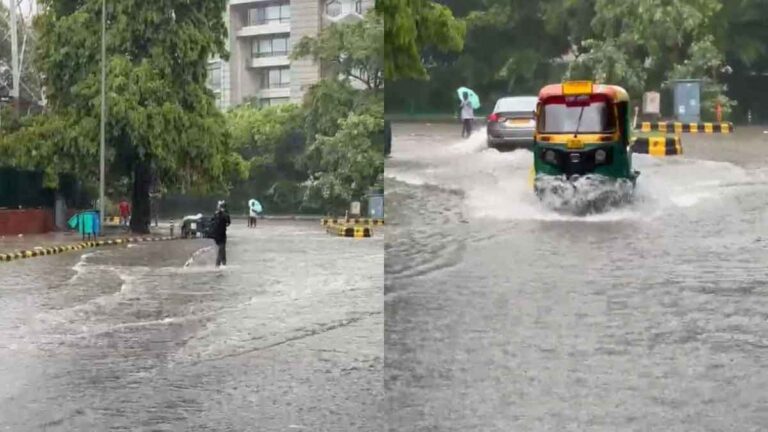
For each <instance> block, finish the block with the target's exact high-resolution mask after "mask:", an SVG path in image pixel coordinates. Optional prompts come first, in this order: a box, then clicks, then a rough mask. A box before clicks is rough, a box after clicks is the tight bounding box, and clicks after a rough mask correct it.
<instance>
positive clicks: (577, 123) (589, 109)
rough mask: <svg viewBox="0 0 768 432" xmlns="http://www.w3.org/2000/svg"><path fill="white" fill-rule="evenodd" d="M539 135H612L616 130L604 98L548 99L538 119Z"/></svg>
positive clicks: (613, 116) (610, 109)
mask: <svg viewBox="0 0 768 432" xmlns="http://www.w3.org/2000/svg"><path fill="white" fill-rule="evenodd" d="M537 124H538V130H539V133H551V134H558V133H571V132H576V131H578V132H579V133H612V132H613V131H615V130H616V117H615V115H614V112H613V109H612V106H611V104H610V103H609V101H608V100H607V99H606V98H596V97H594V96H593V97H592V98H589V99H588V100H586V101H585V100H583V99H582V100H579V101H578V102H577V103H574V101H569V100H566V98H564V97H556V98H550V99H549V100H547V101H545V103H543V105H542V107H541V112H540V114H539V119H538V123H537Z"/></svg>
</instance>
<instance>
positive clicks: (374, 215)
mask: <svg viewBox="0 0 768 432" xmlns="http://www.w3.org/2000/svg"><path fill="white" fill-rule="evenodd" d="M368 217H369V218H371V219H384V194H382V193H369V194H368Z"/></svg>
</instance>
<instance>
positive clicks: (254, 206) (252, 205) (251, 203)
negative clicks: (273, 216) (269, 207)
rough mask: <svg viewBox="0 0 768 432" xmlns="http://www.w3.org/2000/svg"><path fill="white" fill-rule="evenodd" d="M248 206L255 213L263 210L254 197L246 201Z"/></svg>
mask: <svg viewBox="0 0 768 432" xmlns="http://www.w3.org/2000/svg"><path fill="white" fill-rule="evenodd" d="M248 207H250V208H251V210H253V211H255V212H256V213H261V212H262V211H264V209H263V208H262V207H261V203H260V202H258V201H256V200H255V199H252V200H250V201H248Z"/></svg>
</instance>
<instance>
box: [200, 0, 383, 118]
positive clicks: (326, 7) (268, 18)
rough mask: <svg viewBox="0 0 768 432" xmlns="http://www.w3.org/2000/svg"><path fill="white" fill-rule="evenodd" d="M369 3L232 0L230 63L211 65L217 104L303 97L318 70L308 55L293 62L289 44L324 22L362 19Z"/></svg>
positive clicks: (366, 0) (279, 101)
mask: <svg viewBox="0 0 768 432" xmlns="http://www.w3.org/2000/svg"><path fill="white" fill-rule="evenodd" d="M373 5H374V0H230V2H229V7H228V11H227V20H228V25H229V41H228V42H229V52H230V58H229V62H224V61H222V60H220V59H215V60H212V61H211V62H210V64H209V86H210V87H211V89H212V90H213V91H214V93H215V94H216V96H217V104H218V106H219V107H220V108H222V109H227V108H229V107H232V106H236V105H240V104H243V103H249V102H251V103H256V104H258V105H260V106H270V105H276V104H282V103H288V102H296V103H298V102H301V100H302V98H303V97H304V94H305V93H306V91H307V90H308V89H309V87H310V86H312V85H313V84H315V83H317V82H318V81H319V80H320V79H321V77H322V71H321V68H320V65H319V64H317V63H315V62H314V61H313V60H312V59H301V60H293V61H292V60H291V59H290V52H291V47H292V46H293V45H295V44H296V43H298V41H300V40H301V38H303V37H304V36H317V34H318V33H319V32H320V30H321V29H322V28H323V27H324V26H327V25H332V24H333V23H337V22H344V21H352V20H360V19H362V18H363V15H364V14H365V12H366V11H367V10H368V9H370V8H372V7H373Z"/></svg>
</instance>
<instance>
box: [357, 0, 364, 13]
mask: <svg viewBox="0 0 768 432" xmlns="http://www.w3.org/2000/svg"><path fill="white" fill-rule="evenodd" d="M355 12H357V13H359V14H360V15H362V14H363V0H355Z"/></svg>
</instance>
